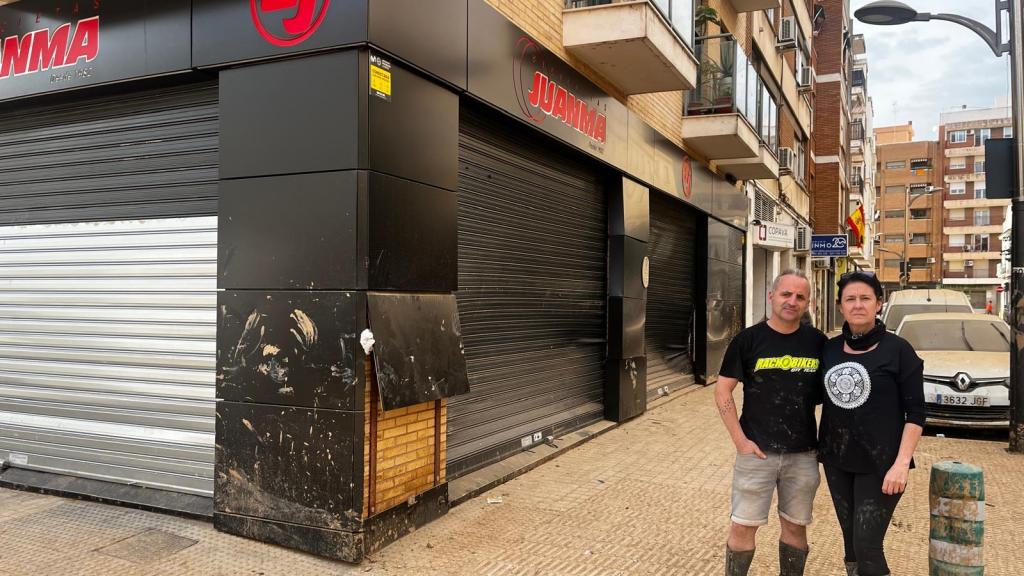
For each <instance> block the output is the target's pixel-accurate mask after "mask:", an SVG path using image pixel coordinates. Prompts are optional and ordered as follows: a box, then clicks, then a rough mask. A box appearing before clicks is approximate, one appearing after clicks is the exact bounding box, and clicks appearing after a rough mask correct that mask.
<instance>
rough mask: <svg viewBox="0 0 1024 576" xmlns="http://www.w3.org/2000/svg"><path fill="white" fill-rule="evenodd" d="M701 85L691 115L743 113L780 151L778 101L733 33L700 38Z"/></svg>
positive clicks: (696, 46) (771, 146)
mask: <svg viewBox="0 0 1024 576" xmlns="http://www.w3.org/2000/svg"><path fill="white" fill-rule="evenodd" d="M694 50H695V52H696V54H697V61H698V73H697V85H696V86H695V87H694V89H693V90H691V91H690V93H689V96H688V98H687V100H686V115H687V116H702V115H709V114H732V113H739V114H740V115H741V116H743V118H745V119H746V120H747V122H749V123H750V125H751V126H752V127H753V128H754V131H755V132H756V133H757V134H758V137H759V138H760V139H761V141H762V142H763V143H764V144H765V145H766V146H768V148H769V149H771V150H772V152H777V151H778V137H777V132H778V104H777V103H776V102H775V98H774V96H772V94H771V92H770V91H769V90H768V87H767V86H765V83H764V81H762V80H761V77H760V76H759V75H758V74H757V69H756V68H755V67H754V65H753V64H752V63H751V62H750V60H749V59H748V58H747V56H746V54H744V53H743V49H742V47H741V46H740V45H739V44H738V43H737V42H736V40H735V39H734V38H733V36H732V35H731V34H719V35H715V36H705V37H701V38H697V40H696V41H695V43H694Z"/></svg>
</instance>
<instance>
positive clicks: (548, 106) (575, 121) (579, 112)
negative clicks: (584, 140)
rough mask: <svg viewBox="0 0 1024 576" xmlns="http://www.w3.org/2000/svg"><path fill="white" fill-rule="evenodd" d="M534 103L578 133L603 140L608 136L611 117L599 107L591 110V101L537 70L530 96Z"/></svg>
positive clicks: (599, 140)
mask: <svg viewBox="0 0 1024 576" xmlns="http://www.w3.org/2000/svg"><path fill="white" fill-rule="evenodd" d="M527 98H528V102H529V103H530V106H532V107H534V108H538V109H540V111H541V112H543V113H545V114H547V115H548V116H551V117H552V118H555V119H557V120H560V121H562V122H564V123H565V124H566V125H568V126H571V127H572V128H573V129H575V130H576V131H577V132H579V133H581V134H584V135H586V136H588V137H589V138H592V139H594V140H597V141H598V142H600V143H602V144H603V143H604V141H605V138H606V131H607V124H608V120H607V118H606V117H605V115H604V114H599V113H598V111H597V110H596V109H590V108H588V106H587V103H586V102H584V101H583V100H581V99H579V98H577V97H576V95H575V94H573V93H572V92H569V91H568V90H566V89H565V88H564V87H562V86H559V85H558V84H557V83H555V82H554V81H552V80H550V79H549V78H548V77H547V75H546V74H544V73H543V72H540V71H538V72H534V74H533V88H531V89H530V93H529V94H528V95H527Z"/></svg>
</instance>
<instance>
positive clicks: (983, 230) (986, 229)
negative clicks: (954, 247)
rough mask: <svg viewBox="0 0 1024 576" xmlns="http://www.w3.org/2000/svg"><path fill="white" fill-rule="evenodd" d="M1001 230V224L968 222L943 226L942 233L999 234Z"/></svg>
mask: <svg viewBox="0 0 1024 576" xmlns="http://www.w3.org/2000/svg"><path fill="white" fill-rule="evenodd" d="M1002 232H1003V225H1002V224H990V225H988V226H973V225H971V224H970V223H967V224H965V225H964V226H943V227H942V233H943V234H945V235H947V236H949V235H950V234H1001V233H1002Z"/></svg>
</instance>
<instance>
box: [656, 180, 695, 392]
mask: <svg viewBox="0 0 1024 576" xmlns="http://www.w3.org/2000/svg"><path fill="white" fill-rule="evenodd" d="M647 247H648V251H649V253H650V258H651V268H650V283H649V285H648V287H647V318H646V325H645V340H646V342H647V387H648V393H649V394H650V395H652V396H653V395H657V394H658V393H659V391H661V392H663V391H664V389H665V387H668V389H673V388H679V387H682V386H685V385H688V384H690V383H692V382H693V362H692V358H691V355H692V352H693V350H692V333H693V329H694V327H693V325H692V319H693V313H694V310H695V309H697V308H699V307H701V303H699V302H695V301H694V296H695V295H696V276H697V274H696V266H697V259H698V256H697V216H696V214H695V213H694V211H693V210H692V209H691V208H688V207H687V206H686V205H685V204H683V203H682V202H680V201H679V200H677V199H674V198H671V197H669V196H666V195H664V194H661V193H657V194H655V193H652V194H651V240H650V243H649V244H648V245H647Z"/></svg>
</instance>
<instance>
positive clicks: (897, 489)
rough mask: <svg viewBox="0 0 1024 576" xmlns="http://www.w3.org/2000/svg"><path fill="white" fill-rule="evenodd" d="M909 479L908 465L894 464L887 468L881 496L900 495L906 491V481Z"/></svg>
mask: <svg viewBox="0 0 1024 576" xmlns="http://www.w3.org/2000/svg"><path fill="white" fill-rule="evenodd" d="M909 477H910V464H909V463H908V464H901V463H899V462H896V463H895V464H893V465H892V468H889V471H888V472H887V473H886V474H885V479H884V480H882V494H888V495H890V496H891V495H893V494H902V493H903V491H904V490H906V489H907V479H908V478H909Z"/></svg>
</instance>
